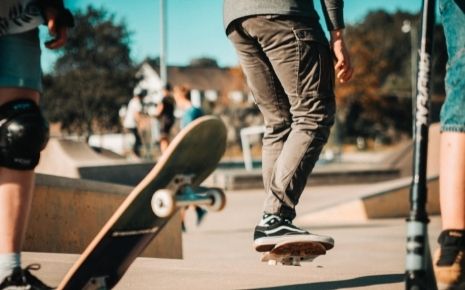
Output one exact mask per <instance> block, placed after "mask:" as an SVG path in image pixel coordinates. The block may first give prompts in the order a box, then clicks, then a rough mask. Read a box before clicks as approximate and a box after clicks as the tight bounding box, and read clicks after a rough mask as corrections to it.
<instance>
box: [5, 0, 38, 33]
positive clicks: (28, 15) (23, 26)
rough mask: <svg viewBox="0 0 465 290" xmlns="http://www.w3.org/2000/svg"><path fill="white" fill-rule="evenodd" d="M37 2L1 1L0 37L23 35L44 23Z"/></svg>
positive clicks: (22, 0) (23, 0)
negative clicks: (15, 34) (22, 33)
mask: <svg viewBox="0 0 465 290" xmlns="http://www.w3.org/2000/svg"><path fill="white" fill-rule="evenodd" d="M37 2H38V1H36V0H0V36H2V35H6V34H14V33H21V32H25V31H28V30H31V29H33V28H35V27H37V26H39V25H40V24H42V23H44V19H43V17H42V14H41V13H40V9H39V5H38V4H37Z"/></svg>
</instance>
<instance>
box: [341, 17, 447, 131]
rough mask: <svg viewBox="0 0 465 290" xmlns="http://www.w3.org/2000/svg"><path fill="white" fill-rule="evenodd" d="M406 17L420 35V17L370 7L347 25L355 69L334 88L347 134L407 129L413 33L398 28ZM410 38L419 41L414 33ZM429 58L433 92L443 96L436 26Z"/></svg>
mask: <svg viewBox="0 0 465 290" xmlns="http://www.w3.org/2000/svg"><path fill="white" fill-rule="evenodd" d="M405 20H408V21H410V22H411V23H412V25H413V26H415V27H416V28H417V29H416V30H417V32H418V33H419V31H420V25H421V24H420V20H419V16H418V15H412V14H409V13H404V12H396V13H394V14H389V13H387V12H385V11H373V12H370V13H369V14H368V15H367V16H366V17H365V18H364V20H363V21H362V22H360V23H356V24H354V25H350V26H348V27H347V28H346V35H345V37H346V39H347V45H348V48H349V51H350V55H351V59H352V63H353V66H354V68H355V73H354V76H353V79H352V80H351V81H350V82H348V83H347V84H343V85H338V86H337V88H336V96H337V101H338V104H339V108H343V109H341V110H339V113H338V118H339V120H340V121H342V123H343V125H344V126H345V133H346V137H356V136H366V137H376V136H379V135H380V134H381V135H382V134H383V132H386V131H388V130H389V129H394V130H397V131H403V132H406V133H410V129H411V127H412V126H411V122H412V114H411V110H412V106H411V95H412V94H411V91H412V87H411V84H412V82H411V80H412V76H411V49H412V47H411V39H410V37H411V36H412V35H411V34H410V33H403V32H402V30H401V27H402V25H403V23H404V21H405ZM414 36H416V37H417V40H420V35H419V34H417V35H414ZM418 47H419V43H418V46H417V48H418ZM414 50H415V48H414ZM433 59H434V61H433V75H434V80H433V87H434V94H435V95H438V96H443V95H444V85H443V79H444V74H445V63H446V61H447V55H446V51H445V41H444V36H443V31H442V27H440V26H438V27H437V28H436V31H435V38H434V55H433ZM415 65H416V63H415Z"/></svg>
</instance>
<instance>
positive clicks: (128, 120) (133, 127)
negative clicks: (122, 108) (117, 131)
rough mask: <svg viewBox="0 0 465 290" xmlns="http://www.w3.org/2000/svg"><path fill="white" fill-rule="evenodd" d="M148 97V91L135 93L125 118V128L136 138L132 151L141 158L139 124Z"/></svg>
mask: <svg viewBox="0 0 465 290" xmlns="http://www.w3.org/2000/svg"><path fill="white" fill-rule="evenodd" d="M146 95H147V91H146V90H139V91H137V92H135V94H134V96H133V97H132V98H131V100H130V101H129V103H128V108H127V110H126V115H125V116H124V120H123V126H124V128H126V129H127V130H128V131H129V132H131V133H132V134H133V136H134V140H135V141H134V145H133V146H132V151H133V152H134V154H136V156H137V157H140V156H141V155H140V147H141V146H142V140H141V138H140V134H139V126H138V125H139V123H140V120H141V114H142V108H143V107H142V100H143V98H144V97H145V96H146Z"/></svg>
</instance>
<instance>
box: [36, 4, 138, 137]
mask: <svg viewBox="0 0 465 290" xmlns="http://www.w3.org/2000/svg"><path fill="white" fill-rule="evenodd" d="M75 23H76V26H75V27H74V28H73V29H72V30H70V32H69V36H68V41H67V43H66V45H65V47H64V49H63V50H62V51H61V52H60V55H59V58H58V59H57V61H56V63H55V67H54V71H53V73H51V74H49V75H46V76H45V77H44V87H45V90H44V98H43V106H44V110H45V113H46V115H47V117H48V118H49V119H50V120H51V121H53V122H60V123H61V125H62V129H63V130H65V131H68V132H72V133H77V134H81V135H85V136H89V135H90V134H91V133H93V132H95V131H100V132H102V131H110V130H111V131H114V130H118V129H119V127H120V125H119V123H120V122H119V116H118V111H119V108H120V106H121V105H122V104H123V103H125V102H127V101H128V99H129V97H130V96H131V94H132V88H133V87H134V73H135V69H134V66H133V63H132V60H131V57H130V49H129V43H130V33H129V32H128V30H127V28H126V25H125V23H124V22H120V23H116V21H115V19H114V15H112V14H110V13H108V12H107V11H106V10H105V9H103V8H99V9H96V8H93V7H91V6H89V7H87V9H86V10H85V11H78V12H77V13H76V14H75Z"/></svg>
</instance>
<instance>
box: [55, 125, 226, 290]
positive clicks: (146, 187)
mask: <svg viewBox="0 0 465 290" xmlns="http://www.w3.org/2000/svg"><path fill="white" fill-rule="evenodd" d="M225 148H226V128H225V126H224V124H223V122H222V121H220V120H219V119H218V118H216V117H212V116H205V117H201V118H199V119H197V120H195V121H193V122H192V123H191V124H189V125H188V126H187V127H186V128H184V129H183V130H182V131H181V132H180V133H179V134H178V135H177V136H176V137H175V138H174V139H173V141H172V142H171V144H170V146H169V147H168V149H167V150H166V152H165V153H164V154H163V155H162V156H161V157H160V160H159V161H158V162H157V164H156V165H155V166H154V167H153V169H152V170H151V171H150V172H149V173H148V174H147V176H146V177H145V178H144V179H143V180H142V181H141V182H140V183H139V184H138V185H137V186H136V187H135V188H134V189H133V190H132V192H131V193H130V194H129V195H128V197H127V198H126V199H125V200H124V202H123V203H122V204H121V206H120V207H119V208H118V209H117V210H116V212H115V213H114V214H113V216H112V217H111V218H110V219H109V220H108V222H107V223H106V224H105V225H104V226H103V228H102V230H101V231H100V232H99V233H98V234H97V236H96V237H95V238H94V239H93V241H92V242H91V243H90V244H89V246H88V247H87V248H86V249H85V250H84V252H83V254H82V255H81V256H80V257H79V259H78V260H77V261H76V262H75V264H74V265H73V266H72V267H71V269H70V270H69V272H68V273H67V274H66V276H65V277H64V279H63V280H62V281H61V283H60V285H59V286H58V289H60V290H68V289H73V290H74V289H111V288H112V287H114V286H115V285H116V284H117V283H118V281H119V280H120V279H121V277H122V276H123V275H124V273H125V272H126V270H127V269H128V268H129V266H130V265H131V264H132V262H133V261H134V260H135V259H136V258H137V256H139V255H140V253H141V252H142V251H143V250H144V249H145V248H146V246H147V245H148V244H149V243H150V242H151V241H152V240H153V239H154V238H155V237H156V236H157V234H158V233H159V232H160V230H161V229H162V228H163V227H164V226H165V225H166V224H167V222H168V220H169V219H170V218H171V217H172V215H173V214H174V213H175V211H176V209H177V208H178V207H183V206H187V205H190V204H195V205H203V206H207V207H210V208H211V209H213V210H221V209H222V208H223V207H224V205H225V196H224V193H223V191H221V190H220V189H218V188H206V187H200V186H199V185H200V184H201V183H202V182H203V181H204V180H205V178H207V177H208V176H209V175H210V174H211V173H212V172H213V171H214V170H215V168H216V167H217V165H218V163H219V161H220V159H221V157H222V156H223V154H224V151H225Z"/></svg>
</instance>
